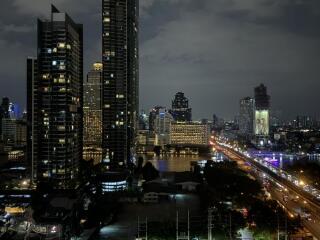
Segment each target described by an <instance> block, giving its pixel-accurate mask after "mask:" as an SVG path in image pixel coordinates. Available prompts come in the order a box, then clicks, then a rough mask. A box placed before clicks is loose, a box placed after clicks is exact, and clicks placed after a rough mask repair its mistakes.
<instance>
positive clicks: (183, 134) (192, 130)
mask: <svg viewBox="0 0 320 240" xmlns="http://www.w3.org/2000/svg"><path fill="white" fill-rule="evenodd" d="M209 135H210V130H209V126H208V125H207V124H201V123H192V122H189V123H182V122H175V123H172V124H171V127H170V140H171V144H176V145H208V143H209Z"/></svg>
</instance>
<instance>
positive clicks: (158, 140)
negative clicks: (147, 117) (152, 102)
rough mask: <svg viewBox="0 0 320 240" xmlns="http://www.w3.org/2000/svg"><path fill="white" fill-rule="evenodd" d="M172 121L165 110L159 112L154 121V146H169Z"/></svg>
mask: <svg viewBox="0 0 320 240" xmlns="http://www.w3.org/2000/svg"><path fill="white" fill-rule="evenodd" d="M172 121H173V117H172V116H171V114H170V113H169V112H168V111H167V110H166V109H161V110H159V114H158V115H157V116H156V118H155V121H154V126H155V127H154V128H155V130H154V132H155V143H154V144H155V145H156V146H162V147H163V146H165V145H167V144H170V143H171V141H170V127H171V123H172Z"/></svg>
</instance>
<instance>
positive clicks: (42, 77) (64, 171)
mask: <svg viewBox="0 0 320 240" xmlns="http://www.w3.org/2000/svg"><path fill="white" fill-rule="evenodd" d="M37 49H38V56H37V62H35V61H33V62H32V60H30V61H28V63H29V64H28V68H29V69H28V71H27V73H28V78H27V80H28V83H27V86H28V91H30V92H29V93H28V94H27V95H28V96H31V97H32V99H28V105H29V104H31V106H28V110H30V109H31V112H29V113H30V114H32V117H30V118H29V119H28V127H29V130H28V143H30V142H31V144H33V146H31V147H28V150H30V149H31V151H32V153H31V154H32V158H31V166H32V169H31V172H32V173H31V176H32V180H33V181H43V182H51V183H52V184H53V185H54V187H55V188H59V189H69V188H74V187H75V186H76V185H77V180H78V169H79V160H80V159H82V147H83V144H82V140H83V138H82V134H83V133H82V127H83V114H82V113H83V110H82V106H83V30H82V25H81V24H76V23H75V22H74V21H73V20H72V19H71V18H70V17H69V16H68V15H67V14H66V13H62V12H60V11H59V10H58V9H57V8H55V7H54V6H52V10H51V18H50V19H47V20H40V19H39V20H38V47H37ZM35 63H36V65H35ZM35 66H36V67H35ZM35 73H37V74H36V76H35ZM29 81H32V82H29ZM30 121H31V125H30ZM30 128H31V129H30ZM30 133H31V136H30V138H29V135H30ZM30 139H32V141H30ZM28 155H29V156H30V154H28Z"/></svg>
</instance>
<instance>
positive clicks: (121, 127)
mask: <svg viewBox="0 0 320 240" xmlns="http://www.w3.org/2000/svg"><path fill="white" fill-rule="evenodd" d="M102 11H103V12H102V22H103V24H102V25H103V36H102V54H103V55H102V62H103V155H104V158H105V159H108V160H110V161H111V162H113V163H116V164H120V165H122V164H125V163H126V162H128V161H130V159H131V157H132V153H133V151H134V146H135V136H136V130H137V125H138V112H139V107H138V105H139V101H138V100H139V91H138V89H139V70H138V69H139V61H138V59H139V56H138V54H139V51H138V14H139V12H138V11H139V6H138V0H103V4H102Z"/></svg>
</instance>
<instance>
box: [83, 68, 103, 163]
mask: <svg viewBox="0 0 320 240" xmlns="http://www.w3.org/2000/svg"><path fill="white" fill-rule="evenodd" d="M83 158H84V159H85V160H90V159H94V160H95V162H101V160H102V63H94V64H93V66H92V69H91V70H90V71H89V73H88V74H87V79H86V80H85V82H84V83H83Z"/></svg>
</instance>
